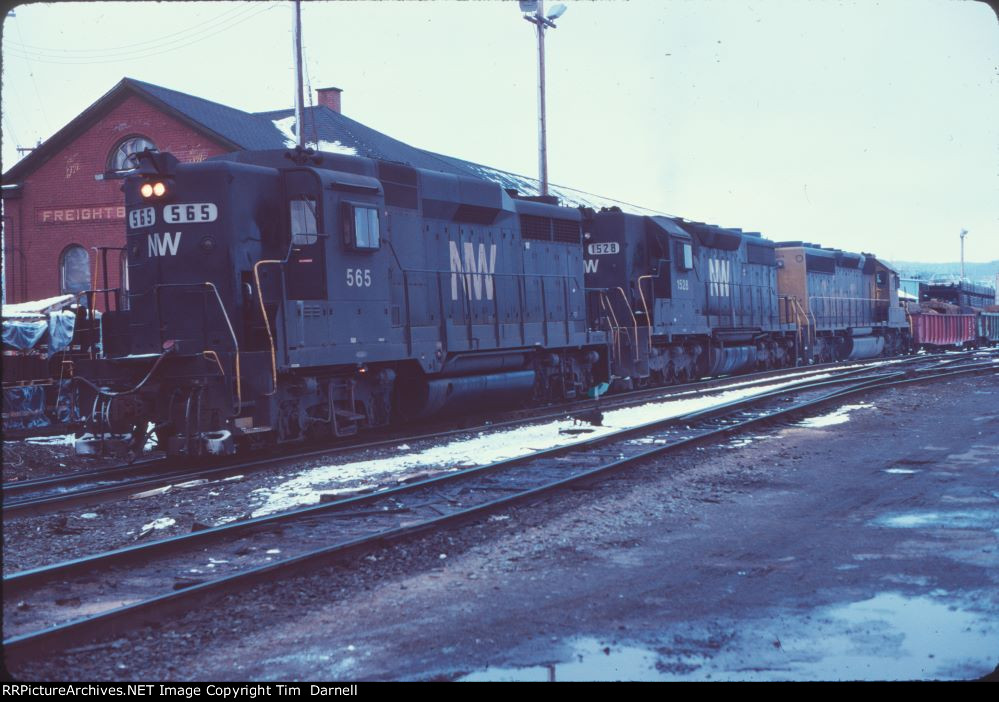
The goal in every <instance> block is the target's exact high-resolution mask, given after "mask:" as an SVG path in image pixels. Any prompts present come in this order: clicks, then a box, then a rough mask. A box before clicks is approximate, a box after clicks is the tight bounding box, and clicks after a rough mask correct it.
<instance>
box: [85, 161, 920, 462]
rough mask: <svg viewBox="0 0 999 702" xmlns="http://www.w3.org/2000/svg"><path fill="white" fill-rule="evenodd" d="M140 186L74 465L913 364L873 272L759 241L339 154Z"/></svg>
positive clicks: (151, 168) (882, 275) (901, 322)
mask: <svg viewBox="0 0 999 702" xmlns="http://www.w3.org/2000/svg"><path fill="white" fill-rule="evenodd" d="M140 162H141V166H140V168H139V169H138V171H137V172H136V173H135V174H134V175H132V176H130V177H129V178H128V179H127V180H126V181H125V185H124V191H125V198H126V210H127V221H126V226H127V231H126V236H127V253H128V280H129V281H130V288H129V289H128V290H127V291H121V297H120V302H121V304H119V305H118V309H114V310H108V311H107V312H106V313H105V314H104V316H103V322H102V324H103V330H102V332H103V350H102V354H101V357H100V358H99V359H97V360H94V361H91V362H87V363H81V364H79V367H78V369H77V378H78V379H79V382H78V387H79V391H80V398H81V402H82V403H83V406H84V407H86V410H87V411H86V414H87V415H88V416H89V420H88V426H87V433H86V434H85V435H84V436H83V437H81V439H80V440H79V441H78V443H77V448H78V450H79V451H80V452H82V453H87V452H92V451H95V450H97V448H98V446H100V447H101V448H102V449H103V448H107V447H108V446H109V445H110V446H112V447H113V448H120V449H122V450H127V449H128V448H131V450H138V448H139V447H141V446H142V445H143V444H144V442H145V440H146V438H147V433H148V432H150V431H155V433H156V436H157V439H158V441H159V444H160V446H161V447H162V448H164V449H166V450H167V451H168V452H170V453H174V454H186V455H202V454H225V453H231V452H233V451H235V450H237V448H238V447H240V446H244V447H245V446H254V445H257V444H266V443H274V442H277V443H280V442H292V441H300V440H303V439H305V438H308V437H326V436H345V435H349V434H353V433H356V432H357V431H358V430H360V429H362V428H366V427H377V426H382V425H385V424H388V423H390V422H392V421H395V420H398V419H406V418H412V417H418V416H425V415H429V414H433V413H438V412H460V411H462V410H467V409H469V408H481V407H482V406H483V405H494V404H500V403H511V402H524V403H526V402H545V401H552V400H557V399H571V398H577V397H582V396H585V395H589V396H591V397H592V396H597V395H599V394H600V393H601V392H603V391H604V390H606V389H607V388H608V387H609V386H618V387H630V386H636V385H645V384H664V383H669V382H676V381H683V380H688V379H691V378H695V377H701V376H704V375H710V374H718V373H731V372H738V371H743V370H748V369H757V368H776V367H783V366H790V365H795V364H798V363H802V362H810V361H812V360H815V359H828V360H832V359H836V358H848V357H854V358H859V357H864V356H873V355H877V354H884V353H888V352H894V351H900V350H904V349H905V348H906V345H907V341H906V339H907V334H908V325H907V322H906V320H905V319H904V312H903V311H902V310H901V308H899V307H898V301H897V291H896V288H897V276H895V274H894V272H893V271H891V270H890V269H888V268H887V267H885V266H884V265H883V264H882V263H880V262H878V261H877V260H876V259H875V258H874V257H871V256H851V255H849V254H844V253H843V252H832V253H828V256H831V257H832V259H833V264H832V265H831V267H829V266H825V267H820V268H821V269H816V268H815V265H813V263H814V262H813V259H814V258H817V257H818V258H821V257H822V256H826V254H821V253H816V252H815V251H812V250H811V249H810V250H809V251H807V252H804V253H802V254H801V256H800V257H799V258H798V261H799V262H802V261H803V262H804V265H803V266H802V267H801V271H800V274H798V273H794V272H793V271H794V270H797V269H796V268H795V262H794V260H793V256H795V255H797V254H794V253H791V254H790V255H791V256H792V258H791V259H789V258H788V256H783V257H782V255H781V251H782V249H781V248H779V247H777V246H776V245H775V244H774V243H773V242H771V241H768V240H767V239H764V238H763V237H761V236H760V235H759V234H754V233H746V232H741V231H740V230H734V229H722V228H719V227H714V226H710V225H706V224H701V223H696V222H688V221H685V220H679V219H673V218H669V217H646V216H638V215H632V214H626V213H623V212H620V211H617V210H616V209H612V210H602V211H600V212H595V211H593V210H591V209H586V208H578V209H577V208H565V207H559V206H558V205H557V204H555V203H554V202H553V201H551V199H549V198H529V197H521V196H519V195H518V194H517V193H515V192H512V191H504V190H503V189H502V188H501V187H500V186H499V185H497V184H494V183H491V182H488V181H483V180H476V179H472V178H463V177H459V176H454V175H449V174H444V173H438V172H434V171H427V170H419V169H415V168H412V167H410V166H407V165H403V164H399V163H392V162H383V161H374V160H371V159H366V158H360V157H353V156H345V155H341V154H329V153H319V154H316V153H313V152H310V151H303V150H300V149H299V150H296V151H291V152H289V151H281V150H277V151H261V152H240V153H236V154H230V155H226V156H222V157H218V158H215V159H210V160H208V161H204V162H202V163H193V164H180V163H178V162H177V161H176V159H174V158H173V157H172V156H171V155H169V154H166V153H155V152H146V153H144V154H143V155H142V156H141V159H140ZM793 249H794V247H790V248H787V249H786V250H787V251H789V252H792V251H793ZM812 249H816V247H812ZM817 250H818V249H816V251H817ZM823 251H824V250H823ZM841 262H842V263H841ZM823 265H824V264H823ZM826 268H829V270H826ZM806 269H807V270H806ZM813 274H814V275H813ZM822 276H825V277H826V278H828V280H825V279H823V278H822ZM782 279H786V281H785V287H788V288H794V289H793V290H792V291H790V292H789V291H785V290H782V289H781V288H782V285H781V283H782ZM799 279H800V280H799ZM792 280H797V281H798V283H800V285H798V284H797V283H795V284H792V283H790V282H787V281H792ZM831 281H841V282H831ZM796 285H798V287H801V289H800V290H799V289H798V288H797V287H795V286H796ZM802 286H803V287H802ZM836 295H839V296H842V297H843V299H844V300H845V301H846V302H844V305H845V308H836V307H835V305H834V304H833V303H832V302H831V301H830V300H831V297H832V296H836ZM828 310H836V314H837V315H838V316H836V315H833V316H829V315H827V314H826V313H825V312H826V311H828ZM896 312H897V314H896ZM865 340H866V341H865Z"/></svg>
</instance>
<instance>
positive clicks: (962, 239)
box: [961, 229, 968, 280]
mask: <svg viewBox="0 0 999 702" xmlns="http://www.w3.org/2000/svg"><path fill="white" fill-rule="evenodd" d="M966 236H968V230H967V229H962V230H961V280H964V237H966Z"/></svg>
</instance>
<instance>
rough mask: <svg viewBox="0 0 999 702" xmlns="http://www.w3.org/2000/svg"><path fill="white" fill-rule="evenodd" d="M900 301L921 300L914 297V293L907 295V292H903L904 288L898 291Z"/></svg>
mask: <svg viewBox="0 0 999 702" xmlns="http://www.w3.org/2000/svg"><path fill="white" fill-rule="evenodd" d="M898 299H899V300H918V299H919V298H917V297H916V296H915V295H913V294H912V293H907V292H906V291H905V290H903V289H902V288H899V289H898Z"/></svg>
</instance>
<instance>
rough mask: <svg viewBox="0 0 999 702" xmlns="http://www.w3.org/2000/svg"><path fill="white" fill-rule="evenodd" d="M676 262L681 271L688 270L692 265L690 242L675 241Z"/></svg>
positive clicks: (692, 253) (692, 249)
mask: <svg viewBox="0 0 999 702" xmlns="http://www.w3.org/2000/svg"><path fill="white" fill-rule="evenodd" d="M676 264H677V266H678V267H679V268H680V270H681V271H689V270H691V269H692V268H693V267H694V248H693V247H692V246H691V245H690V244H688V243H686V242H683V241H678V242H676Z"/></svg>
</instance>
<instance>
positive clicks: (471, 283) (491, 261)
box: [448, 241, 496, 300]
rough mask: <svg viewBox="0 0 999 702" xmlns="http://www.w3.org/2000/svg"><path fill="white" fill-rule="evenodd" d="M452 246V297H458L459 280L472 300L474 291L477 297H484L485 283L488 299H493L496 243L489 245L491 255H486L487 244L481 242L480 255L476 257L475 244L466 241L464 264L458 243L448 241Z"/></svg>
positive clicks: (479, 298)
mask: <svg viewBox="0 0 999 702" xmlns="http://www.w3.org/2000/svg"><path fill="white" fill-rule="evenodd" d="M448 243H449V244H450V245H451V246H450V248H451V299H452V300H457V299H458V280H459V279H460V280H461V287H462V288H463V289H464V291H465V296H466V297H467V298H468V299H469V300H471V299H472V294H473V291H474V294H475V299H476V300H481V299H482V286H483V283H485V288H486V299H487V300H492V299H493V271H495V270H496V244H490V245H489V255H488V256H487V255H486V245H485V244H479V257H478V259H476V258H475V245H474V244H472V242H470V241H466V242H465V245H464V252H465V260H464V265H462V263H463V262H462V259H461V253H460V252H459V251H458V244H457V243H456V242H454V241H450V242H448Z"/></svg>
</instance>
